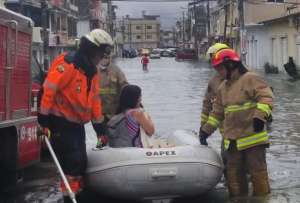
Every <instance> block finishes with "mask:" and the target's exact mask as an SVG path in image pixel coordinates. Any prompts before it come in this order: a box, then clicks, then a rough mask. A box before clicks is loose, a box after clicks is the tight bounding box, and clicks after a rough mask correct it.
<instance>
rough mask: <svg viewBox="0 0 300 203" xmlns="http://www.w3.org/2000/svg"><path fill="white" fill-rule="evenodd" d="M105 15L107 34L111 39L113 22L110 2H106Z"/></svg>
mask: <svg viewBox="0 0 300 203" xmlns="http://www.w3.org/2000/svg"><path fill="white" fill-rule="evenodd" d="M107 15H108V28H107V29H108V32H109V34H110V36H112V37H113V22H112V4H111V0H107Z"/></svg>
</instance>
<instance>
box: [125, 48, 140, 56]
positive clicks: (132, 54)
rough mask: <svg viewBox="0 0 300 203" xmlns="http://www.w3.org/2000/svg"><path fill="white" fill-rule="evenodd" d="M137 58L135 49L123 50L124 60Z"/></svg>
mask: <svg viewBox="0 0 300 203" xmlns="http://www.w3.org/2000/svg"><path fill="white" fill-rule="evenodd" d="M137 56H138V51H137V50H136V49H133V48H132V49H124V50H123V57H124V58H135V57H137Z"/></svg>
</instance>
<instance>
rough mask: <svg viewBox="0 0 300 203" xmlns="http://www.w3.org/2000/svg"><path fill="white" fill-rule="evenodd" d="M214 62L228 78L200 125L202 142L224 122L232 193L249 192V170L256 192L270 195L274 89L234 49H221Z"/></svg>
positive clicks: (256, 194)
mask: <svg viewBox="0 0 300 203" xmlns="http://www.w3.org/2000/svg"><path fill="white" fill-rule="evenodd" d="M212 65H213V67H214V68H215V69H216V70H217V71H218V72H219V73H220V74H221V75H222V76H223V77H225V79H226V80H225V82H223V83H222V84H221V85H220V87H219V89H218V92H217V97H216V101H215V102H214V103H213V109H212V111H211V113H210V115H209V117H208V121H207V122H206V124H205V125H204V126H202V127H201V129H200V143H201V144H202V145H207V141H206V139H207V138H208V136H209V135H211V134H212V133H213V132H214V131H215V130H216V129H217V127H218V125H219V123H220V122H223V123H224V133H223V138H224V148H225V150H227V163H226V168H227V187H228V190H229V194H230V196H231V197H236V196H243V195H247V193H248V183H247V178H246V171H248V172H249V174H250V177H251V182H252V185H253V195H254V196H261V195H266V194H268V193H269V192H270V186H269V180H268V172H267V164H266V147H268V145H269V136H268V134H267V132H266V119H267V118H268V117H269V116H270V115H271V112H272V107H273V97H274V96H273V93H272V90H271V89H270V87H269V86H268V85H267V84H266V82H265V81H264V80H263V78H261V77H260V76H258V75H257V74H256V73H253V72H249V71H248V70H247V69H246V67H245V66H244V65H243V64H242V62H241V60H240V57H239V56H238V54H237V53H236V52H235V51H234V50H232V49H223V50H221V51H219V52H217V53H216V54H215V56H214V57H213V60H212Z"/></svg>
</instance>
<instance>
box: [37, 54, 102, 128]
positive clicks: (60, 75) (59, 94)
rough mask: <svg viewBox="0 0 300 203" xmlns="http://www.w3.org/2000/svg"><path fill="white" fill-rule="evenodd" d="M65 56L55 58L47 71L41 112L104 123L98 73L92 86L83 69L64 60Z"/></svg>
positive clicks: (74, 120)
mask: <svg viewBox="0 0 300 203" xmlns="http://www.w3.org/2000/svg"><path fill="white" fill-rule="evenodd" d="M64 56H65V55H64V54H62V55H60V56H58V57H57V58H56V59H55V60H54V62H53V64H52V66H51V68H50V70H49V72H48V74H47V78H46V80H45V82H44V84H43V88H44V93H43V96H42V100H41V109H40V113H41V114H44V115H49V114H53V115H56V116H59V117H63V118H65V119H67V120H69V121H71V122H75V123H79V124H84V123H87V122H89V121H91V120H92V121H93V122H94V123H101V122H102V120H103V117H102V111H101V100H100V98H99V96H98V93H99V82H98V75H97V74H95V76H94V77H93V78H92V79H91V85H90V89H89V88H88V79H87V77H86V76H85V74H84V72H83V71H82V70H81V69H78V68H75V66H74V65H73V64H71V63H67V62H65V59H64Z"/></svg>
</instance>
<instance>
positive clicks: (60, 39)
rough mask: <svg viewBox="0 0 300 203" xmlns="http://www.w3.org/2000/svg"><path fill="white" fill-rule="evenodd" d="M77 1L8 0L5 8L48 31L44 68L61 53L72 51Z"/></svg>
mask: <svg viewBox="0 0 300 203" xmlns="http://www.w3.org/2000/svg"><path fill="white" fill-rule="evenodd" d="M77 3H78V2H77V0H6V1H5V6H6V7H7V8H8V9H11V10H13V11H15V12H19V13H22V14H23V15H25V16H28V17H30V18H31V19H32V20H33V21H34V24H35V26H37V27H42V28H43V29H44V30H47V32H46V33H43V35H44V37H43V42H44V47H45V48H46V53H47V56H44V58H45V61H44V63H45V64H44V66H45V67H49V65H50V62H51V61H52V60H53V59H54V58H55V57H56V56H57V55H58V54H60V53H62V52H64V51H66V50H68V49H72V48H74V46H75V39H76V37H77V28H76V26H77V19H78V18H77V16H78V4H77Z"/></svg>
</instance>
